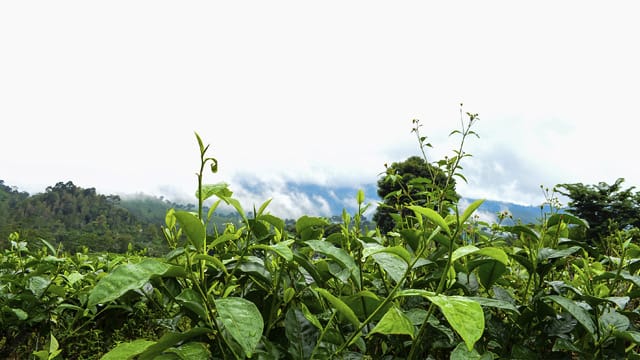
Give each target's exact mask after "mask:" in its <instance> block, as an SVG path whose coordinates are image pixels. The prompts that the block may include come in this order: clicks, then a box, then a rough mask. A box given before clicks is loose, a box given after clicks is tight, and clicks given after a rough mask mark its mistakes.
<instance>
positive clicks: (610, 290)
mask: <svg viewBox="0 0 640 360" xmlns="http://www.w3.org/2000/svg"><path fill="white" fill-rule="evenodd" d="M467 115H468V120H467V122H463V126H462V128H461V131H458V132H455V134H458V135H460V136H461V147H460V148H459V149H457V150H456V151H455V152H454V155H453V156H452V157H451V158H448V159H446V160H445V161H437V162H429V163H430V164H431V165H432V166H434V167H436V168H438V169H439V170H440V171H442V173H443V174H444V176H445V177H446V179H445V184H452V183H453V182H452V179H453V177H454V176H457V177H458V178H460V179H464V177H462V176H461V175H460V169H461V167H460V161H461V160H462V159H463V158H464V157H465V156H468V155H467V154H465V153H464V152H463V151H462V144H464V140H465V139H466V138H467V136H468V135H471V132H470V130H469V129H470V128H471V126H472V125H473V124H474V123H475V121H476V120H477V116H476V115H473V114H467ZM196 138H197V140H198V145H199V152H200V160H201V161H200V163H201V166H200V169H199V172H198V186H197V190H196V198H197V200H198V207H197V208H194V209H193V210H194V211H185V210H175V209H171V210H169V211H168V212H167V213H166V216H165V224H164V226H163V227H162V234H163V235H164V238H165V240H166V241H167V244H168V246H169V251H168V252H167V253H166V254H163V255H162V256H158V257H149V256H143V255H142V254H139V253H133V252H128V253H126V254H124V255H114V254H88V253H82V252H81V253H76V254H75V255H69V254H62V253H60V252H59V251H58V250H57V249H56V248H55V247H54V246H51V244H49V243H48V242H46V241H42V240H41V241H37V240H34V239H30V238H23V237H22V236H21V235H19V234H17V233H13V234H12V235H10V237H9V240H10V247H9V248H7V249H6V250H5V251H4V252H3V253H2V255H1V256H2V257H1V261H0V264H1V266H0V280H1V282H0V310H1V312H0V314H1V315H2V316H1V317H0V322H1V323H0V329H1V330H0V331H1V333H0V349H1V350H0V357H3V358H25V357H28V356H32V357H35V358H38V359H60V358H65V359H66V358H83V359H85V358H87V359H90V358H94V359H98V358H101V359H105V360H108V359H133V358H136V359H206V358H214V359H233V358H238V359H241V358H256V359H330V358H336V359H405V358H406V359H449V358H450V359H496V358H509V359H540V358H544V359H567V358H582V359H603V358H604V359H619V358H639V357H640V356H638V353H639V349H640V348H638V345H639V344H640V332H639V331H638V324H639V322H638V321H639V319H640V317H639V314H638V304H639V303H640V302H639V298H640V291H638V289H639V288H640V276H639V275H638V271H639V270H640V262H638V260H637V258H638V257H639V256H640V247H638V246H637V245H636V244H634V243H633V242H632V237H631V232H632V231H633V230H632V229H628V228H627V229H622V230H616V231H615V232H614V233H612V234H609V238H610V239H611V241H610V242H609V248H608V249H607V252H606V253H602V252H599V251H598V249H597V248H595V249H594V248H592V247H591V245H590V244H589V242H587V241H582V240H581V241H576V240H574V239H571V238H570V236H571V234H573V233H579V231H576V229H578V230H579V229H588V223H587V222H585V221H584V220H582V219H580V218H579V217H577V216H575V215H572V214H569V213H560V212H559V211H558V208H557V206H556V205H557V202H556V201H554V199H549V202H548V205H549V206H547V207H546V208H547V209H549V211H548V212H547V213H546V214H545V215H544V216H543V217H542V218H541V221H540V223H538V224H531V225H521V224H519V225H514V226H504V225H502V223H500V224H495V225H493V226H491V225H490V224H482V223H479V221H478V219H477V217H476V216H475V215H474V213H475V211H476V210H477V209H478V207H479V206H480V205H481V204H482V200H479V201H476V202H474V203H472V204H471V205H469V206H468V207H467V208H466V209H460V208H458V207H457V206H456V205H455V203H452V202H451V201H450V198H451V195H452V192H451V187H450V186H448V185H447V186H443V187H437V188H432V189H429V190H428V191H430V194H428V198H429V199H433V201H429V202H412V201H411V200H409V201H408V202H407V203H405V204H404V207H403V208H404V209H405V210H408V211H400V212H399V213H398V214H399V216H397V217H396V219H395V225H394V227H393V228H392V229H391V231H388V232H387V233H386V234H382V233H381V232H380V231H379V229H374V230H370V231H366V230H363V228H362V226H361V225H362V224H361V222H362V219H363V213H364V212H365V210H366V209H367V206H368V205H367V204H366V203H365V198H364V193H363V192H362V191H359V192H358V193H357V194H356V196H355V199H354V201H355V203H356V204H357V208H358V210H357V211H356V212H355V213H354V214H348V213H346V212H344V213H343V215H342V222H341V224H340V228H339V231H332V232H331V233H330V234H328V232H327V230H328V229H329V228H330V227H331V224H330V223H329V222H328V221H327V220H326V219H323V218H317V217H309V216H302V217H301V218H299V219H297V220H296V221H295V224H294V226H293V228H292V229H288V228H287V226H285V221H284V220H283V219H281V218H278V217H277V216H275V215H272V214H270V213H269V212H268V206H269V202H270V200H268V201H266V202H265V203H264V204H262V205H261V206H259V207H258V208H257V209H256V210H255V212H252V213H251V214H250V215H247V213H245V211H244V210H243V207H242V206H241V204H240V203H239V202H238V200H237V199H235V198H234V197H233V192H232V191H231V189H229V187H228V186H227V185H226V184H223V183H218V184H212V185H209V184H205V183H204V182H203V179H204V174H205V171H204V170H205V169H208V168H209V167H207V166H206V165H210V168H211V170H213V171H214V172H215V171H217V161H216V160H215V159H214V158H210V157H207V155H206V153H207V151H208V149H209V146H208V145H206V146H205V145H204V144H203V142H202V140H201V139H200V137H199V136H197V134H196ZM419 141H420V143H421V145H422V144H423V141H424V139H423V138H422V137H419ZM423 158H424V159H425V161H426V156H423ZM458 175H460V176H458ZM205 200H208V201H211V200H215V201H214V202H213V205H212V206H211V207H210V208H209V209H206V208H204V207H203V203H204V202H205ZM222 203H226V204H228V205H230V206H232V207H233V208H235V209H236V211H237V213H238V216H240V218H241V219H242V221H241V223H239V224H229V225H227V226H226V227H225V228H222V229H217V228H212V227H210V226H208V225H209V223H210V221H211V216H212V214H213V212H214V211H215V209H216V208H217V206H218V205H219V204H222ZM445 208H447V209H450V210H449V211H446V212H445V211H443V209H445ZM501 219H504V217H502V218H501ZM482 229H489V230H488V231H484V230H482ZM25 240H26V241H25Z"/></svg>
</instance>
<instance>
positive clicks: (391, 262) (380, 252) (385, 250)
mask: <svg viewBox="0 0 640 360" xmlns="http://www.w3.org/2000/svg"><path fill="white" fill-rule="evenodd" d="M361 244H362V246H363V247H364V250H363V252H362V256H363V258H367V257H369V256H370V257H372V258H373V260H374V261H375V262H376V263H378V265H380V266H381V267H382V268H383V269H384V271H385V272H386V273H387V274H388V275H389V276H390V277H391V278H392V279H393V281H395V282H396V283H397V282H399V281H400V280H401V279H402V278H403V277H404V275H405V273H406V271H407V268H408V267H409V261H410V260H411V254H409V252H408V251H407V250H406V249H405V248H403V247H401V246H394V247H384V246H382V245H379V244H369V243H364V242H361ZM406 257H408V258H409V260H406V259H405V258H406Z"/></svg>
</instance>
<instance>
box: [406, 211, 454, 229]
mask: <svg viewBox="0 0 640 360" xmlns="http://www.w3.org/2000/svg"><path fill="white" fill-rule="evenodd" d="M407 208H408V209H411V210H413V212H415V213H416V215H418V214H421V215H424V216H425V217H426V218H427V219H429V220H431V222H433V223H434V224H436V225H438V226H440V227H441V228H442V229H443V230H444V231H445V232H446V233H447V234H448V235H451V230H449V225H447V223H446V222H445V221H444V219H443V218H442V216H440V214H438V213H437V212H436V211H435V210H433V209H429V208H426V207H422V206H416V205H411V206H407Z"/></svg>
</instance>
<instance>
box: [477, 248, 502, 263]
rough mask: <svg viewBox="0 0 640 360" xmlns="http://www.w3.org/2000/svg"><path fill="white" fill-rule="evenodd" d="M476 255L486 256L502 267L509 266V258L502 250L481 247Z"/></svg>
mask: <svg viewBox="0 0 640 360" xmlns="http://www.w3.org/2000/svg"><path fill="white" fill-rule="evenodd" d="M476 254H477V255H482V256H487V257H490V258H493V259H496V260H498V261H500V262H501V263H503V264H504V265H509V256H508V255H507V253H505V252H504V250H502V249H500V248H497V247H493V246H488V247H483V248H480V250H478V251H477V252H476Z"/></svg>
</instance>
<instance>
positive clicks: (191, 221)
mask: <svg viewBox="0 0 640 360" xmlns="http://www.w3.org/2000/svg"><path fill="white" fill-rule="evenodd" d="M175 217H176V219H177V220H178V223H179V224H180V226H181V227H182V228H183V229H184V232H185V233H186V234H187V238H189V241H190V242H191V245H193V246H194V247H195V248H196V249H198V251H199V252H201V251H203V248H202V244H203V243H204V239H205V237H206V230H205V228H204V224H202V221H200V219H198V217H197V216H195V215H193V214H192V213H190V212H187V211H176V213H175Z"/></svg>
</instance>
